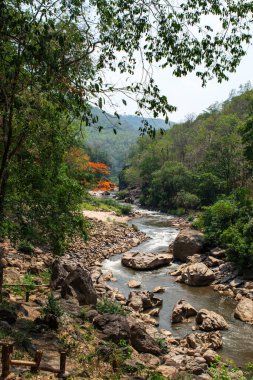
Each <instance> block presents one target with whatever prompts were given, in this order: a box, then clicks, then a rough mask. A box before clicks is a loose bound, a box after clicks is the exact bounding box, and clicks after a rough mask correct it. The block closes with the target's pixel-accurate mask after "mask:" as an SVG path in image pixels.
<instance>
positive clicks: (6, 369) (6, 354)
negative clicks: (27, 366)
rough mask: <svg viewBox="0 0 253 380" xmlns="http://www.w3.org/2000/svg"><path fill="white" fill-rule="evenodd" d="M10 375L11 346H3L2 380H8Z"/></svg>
mask: <svg viewBox="0 0 253 380" xmlns="http://www.w3.org/2000/svg"><path fill="white" fill-rule="evenodd" d="M9 373H10V346H9V344H3V346H2V379H6V378H7V376H8V375H9Z"/></svg>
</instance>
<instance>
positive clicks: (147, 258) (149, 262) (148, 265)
mask: <svg viewBox="0 0 253 380" xmlns="http://www.w3.org/2000/svg"><path fill="white" fill-rule="evenodd" d="M171 261H172V256H171V255H170V254H168V253H141V252H126V253H124V254H123V256H122V259H121V262H122V265H125V266H126V267H129V268H133V269H136V270H151V269H155V268H159V267H162V266H165V265H169V264H170V263H171Z"/></svg>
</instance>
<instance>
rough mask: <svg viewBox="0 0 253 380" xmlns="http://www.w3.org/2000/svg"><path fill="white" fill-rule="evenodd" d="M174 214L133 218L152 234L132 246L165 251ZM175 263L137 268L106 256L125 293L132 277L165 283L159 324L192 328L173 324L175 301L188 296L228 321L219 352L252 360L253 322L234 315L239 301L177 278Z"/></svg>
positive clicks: (180, 330) (180, 331) (178, 332)
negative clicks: (171, 274)
mask: <svg viewBox="0 0 253 380" xmlns="http://www.w3.org/2000/svg"><path fill="white" fill-rule="evenodd" d="M171 218H172V217H171V216H168V215H164V214H161V213H157V212H149V211H145V213H143V216H142V217H140V218H139V219H134V220H133V221H131V222H130V224H134V225H136V226H137V227H138V228H139V230H140V231H142V232H145V234H146V235H148V236H149V237H150V239H149V240H147V241H145V242H144V243H142V244H140V245H139V246H138V247H135V248H133V249H132V250H137V251H140V252H163V251H167V249H168V246H169V245H170V244H171V243H172V242H173V241H174V239H175V238H176V236H177V234H178V231H177V230H176V229H175V228H172V227H170V219H171ZM176 266H177V265H176V264H172V265H171V266H169V267H163V268H160V269H156V270H152V271H135V270H132V269H130V268H127V267H124V266H122V265H121V254H119V255H115V256H113V257H112V258H110V259H108V260H105V261H104V264H103V268H102V269H103V270H104V271H108V270H111V271H112V272H113V275H114V277H116V278H117V282H116V283H112V284H111V286H114V287H117V288H118V289H119V290H120V291H121V292H122V293H123V294H124V295H125V296H126V297H127V296H128V294H129V293H130V291H131V289H129V287H128V285H127V283H128V281H129V280H130V279H135V280H138V281H141V284H142V285H141V288H140V290H149V291H152V289H154V288H155V287H157V286H163V287H165V289H166V290H165V292H164V293H163V294H158V295H157V296H158V297H160V298H162V299H163V306H162V309H161V311H160V315H159V319H158V320H159V327H160V328H165V329H167V330H170V331H171V332H172V334H173V335H174V336H180V337H183V336H185V335H186V334H189V333H191V332H192V330H191V326H192V325H193V324H194V323H181V324H177V325H173V324H171V322H170V316H171V313H172V309H173V306H174V304H175V303H176V302H177V301H178V300H179V299H181V298H183V299H185V300H187V301H188V302H189V303H191V304H192V305H193V306H194V307H195V308H196V309H201V308H205V309H209V310H213V311H215V312H217V313H219V314H221V315H223V316H224V318H225V319H226V321H227V322H228V324H229V329H228V330H227V331H222V336H223V348H222V349H221V350H220V352H219V353H220V354H221V355H222V356H223V358H227V359H232V360H234V361H235V363H236V364H237V365H240V366H244V364H245V363H247V362H250V361H251V362H253V326H250V325H247V324H245V323H243V322H241V321H239V320H236V319H235V318H234V317H233V312H234V309H235V305H236V302H235V301H234V300H233V299H231V298H228V297H222V296H220V295H219V294H218V292H215V291H213V290H212V289H211V288H210V287H197V288H196V287H190V286H187V285H184V284H179V283H177V282H175V278H174V277H172V276H170V275H169V271H172V270H173V269H175V268H176Z"/></svg>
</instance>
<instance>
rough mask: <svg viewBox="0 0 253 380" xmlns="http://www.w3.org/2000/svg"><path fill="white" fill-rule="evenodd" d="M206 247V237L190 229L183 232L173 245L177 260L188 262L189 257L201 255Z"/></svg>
mask: <svg viewBox="0 0 253 380" xmlns="http://www.w3.org/2000/svg"><path fill="white" fill-rule="evenodd" d="M203 246H204V235H203V234H202V233H201V232H199V231H195V230H191V229H189V228H187V229H184V230H182V231H181V232H180V233H179V235H178V236H177V237H176V239H175V241H174V244H173V257H174V259H175V260H180V261H186V260H187V258H188V257H189V256H193V255H195V254H196V253H201V252H202V250H203Z"/></svg>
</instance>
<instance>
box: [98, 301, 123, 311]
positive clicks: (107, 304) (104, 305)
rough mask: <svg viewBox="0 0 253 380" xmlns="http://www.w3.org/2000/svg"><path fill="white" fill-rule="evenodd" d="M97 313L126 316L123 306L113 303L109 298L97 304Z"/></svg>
mask: <svg viewBox="0 0 253 380" xmlns="http://www.w3.org/2000/svg"><path fill="white" fill-rule="evenodd" d="M97 311H98V312H99V313H101V314H105V313H109V314H119V315H126V312H125V310H124V309H123V307H122V305H121V304H120V303H119V302H117V301H112V300H110V299H109V298H103V299H102V300H101V301H98V303H97Z"/></svg>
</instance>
